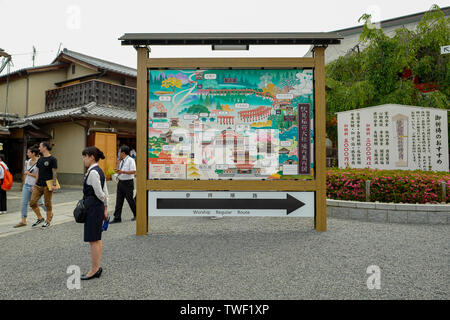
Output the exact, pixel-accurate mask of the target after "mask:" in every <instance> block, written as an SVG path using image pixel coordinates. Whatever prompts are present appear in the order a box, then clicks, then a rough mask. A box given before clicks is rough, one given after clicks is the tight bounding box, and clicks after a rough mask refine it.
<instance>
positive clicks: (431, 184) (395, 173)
mask: <svg viewBox="0 0 450 320" xmlns="http://www.w3.org/2000/svg"><path fill="white" fill-rule="evenodd" d="M367 180H370V201H371V202H375V201H379V202H395V203H400V202H402V203H440V202H444V201H445V202H450V173H448V172H433V171H419V170H417V171H406V170H373V169H338V168H331V169H328V172H327V196H328V199H335V200H352V201H366V189H365V181H367ZM442 181H444V182H446V183H447V196H446V199H442V186H441V182H442Z"/></svg>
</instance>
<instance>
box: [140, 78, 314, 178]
mask: <svg viewBox="0 0 450 320" xmlns="http://www.w3.org/2000/svg"><path fill="white" fill-rule="evenodd" d="M148 77H149V102H148V116H149V124H148V126H149V127H148V165H149V166H148V168H149V179H177V180H229V179H233V180H264V179H288V180H289V179H312V178H313V176H314V165H313V162H314V161H313V154H314V153H313V147H314V146H313V141H314V137H313V132H314V128H313V123H314V121H313V120H314V119H313V115H314V112H313V106H314V103H313V71H312V70H311V69H304V70H302V69H283V70H271V69H266V70H264V69H251V70H248V69H246V70H239V69H238V70H234V69H233V70H232V69H214V70H149V74H148Z"/></svg>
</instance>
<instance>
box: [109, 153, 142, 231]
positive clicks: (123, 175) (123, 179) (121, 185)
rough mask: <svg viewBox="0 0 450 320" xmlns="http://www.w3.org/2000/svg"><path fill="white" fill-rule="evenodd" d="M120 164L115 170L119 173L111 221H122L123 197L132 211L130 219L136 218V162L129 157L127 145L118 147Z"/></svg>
mask: <svg viewBox="0 0 450 320" xmlns="http://www.w3.org/2000/svg"><path fill="white" fill-rule="evenodd" d="M120 160H121V161H120V164H119V169H117V170H116V172H117V173H118V174H119V176H118V179H119V182H118V183H117V196H116V208H115V210H114V220H113V221H111V223H118V222H122V207H123V202H124V199H127V202H128V205H129V206H130V209H131V211H132V212H133V218H132V219H131V221H135V220H136V202H135V201H134V198H133V190H134V182H133V178H134V175H135V174H136V162H134V160H133V158H132V157H130V148H129V147H128V146H122V147H120Z"/></svg>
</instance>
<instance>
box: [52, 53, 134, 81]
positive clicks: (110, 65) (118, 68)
mask: <svg viewBox="0 0 450 320" xmlns="http://www.w3.org/2000/svg"><path fill="white" fill-rule="evenodd" d="M62 54H65V55H67V56H69V57H72V58H74V59H77V60H81V61H83V62H86V63H88V64H91V65H93V66H95V67H97V68H101V69H106V70H110V71H114V72H118V73H121V74H125V75H127V76H132V77H137V70H136V69H133V68H130V67H126V66H123V65H120V64H117V63H114V62H110V61H105V60H102V59H98V58H95V57H91V56H88V55H85V54H82V53H79V52H75V51H71V50H68V49H66V48H64V50H63V51H62ZM55 61H56V60H55Z"/></svg>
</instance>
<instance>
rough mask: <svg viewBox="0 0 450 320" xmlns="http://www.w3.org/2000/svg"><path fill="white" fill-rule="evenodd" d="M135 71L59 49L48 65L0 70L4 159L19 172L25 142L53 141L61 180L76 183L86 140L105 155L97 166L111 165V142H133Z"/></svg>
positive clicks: (113, 150)
mask: <svg viewBox="0 0 450 320" xmlns="http://www.w3.org/2000/svg"><path fill="white" fill-rule="evenodd" d="M136 76H137V71H136V70H135V69H133V68H129V67H126V66H123V65H119V64H116V63H113V62H109V61H105V60H102V59H99V58H95V57H91V56H87V55H84V54H81V53H78V52H75V51H71V50H68V49H64V50H63V51H62V52H61V53H60V54H58V56H57V57H56V58H55V59H54V61H53V62H51V63H50V64H48V65H45V66H39V67H33V68H25V69H21V70H17V71H14V72H11V73H10V74H9V75H2V76H0V101H5V99H6V89H7V87H8V117H7V119H6V118H5V120H4V121H3V123H0V125H2V126H3V128H4V129H5V130H4V132H3V134H0V143H3V149H4V150H3V152H4V153H5V155H6V158H7V159H6V162H7V163H8V166H9V167H10V168H11V172H12V173H13V174H14V175H16V179H19V178H21V173H22V170H23V164H24V161H25V160H26V149H27V147H29V146H31V145H33V144H35V143H39V142H41V141H45V140H47V141H49V142H50V143H51V144H52V145H53V150H52V154H53V155H54V156H55V157H56V158H57V159H58V178H59V180H60V182H61V184H80V183H81V182H82V179H83V175H84V171H85V168H84V165H83V162H82V158H81V152H82V150H83V149H84V148H85V147H87V146H91V145H96V146H97V147H99V148H100V149H101V150H102V151H103V152H104V153H105V155H106V160H102V161H100V166H101V167H102V168H103V169H104V170H105V172H106V173H107V175H109V174H108V171H110V170H111V169H114V168H116V161H117V147H118V145H121V144H127V145H129V146H130V147H131V148H135V143H136Z"/></svg>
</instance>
